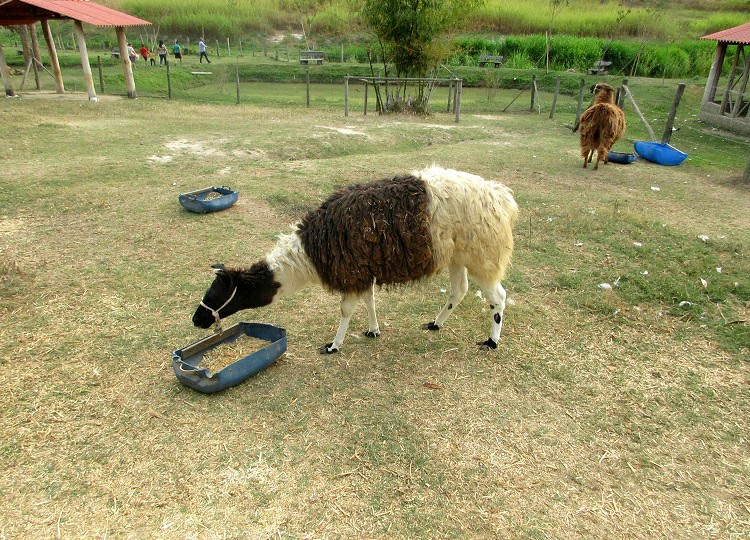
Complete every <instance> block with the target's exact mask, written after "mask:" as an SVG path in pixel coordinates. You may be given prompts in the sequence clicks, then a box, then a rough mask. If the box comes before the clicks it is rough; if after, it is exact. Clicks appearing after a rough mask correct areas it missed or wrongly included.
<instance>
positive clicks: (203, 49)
mask: <svg viewBox="0 0 750 540" xmlns="http://www.w3.org/2000/svg"><path fill="white" fill-rule="evenodd" d="M206 49H208V47H206V43H205V42H204V41H203V38H200V39H199V40H198V51H199V52H200V53H201V56H200V60H199V62H200V63H201V64H202V63H203V59H204V58H205V59H206V62H208V63H209V64H210V63H211V60H209V59H208V53H207V52H206Z"/></svg>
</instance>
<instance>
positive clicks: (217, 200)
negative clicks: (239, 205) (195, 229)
mask: <svg viewBox="0 0 750 540" xmlns="http://www.w3.org/2000/svg"><path fill="white" fill-rule="evenodd" d="M238 196H239V192H238V191H233V190H231V189H229V188H228V187H213V186H211V187H207V188H203V189H199V190H197V191H191V192H189V193H182V194H180V197H179V199H180V204H181V205H182V207H183V208H185V210H190V211H191V212H196V213H198V214H207V213H208V212H218V211H219V210H224V209H226V208H229V207H230V206H232V205H233V204H234V203H236V202H237V197H238Z"/></svg>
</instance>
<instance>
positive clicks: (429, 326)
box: [422, 321, 440, 331]
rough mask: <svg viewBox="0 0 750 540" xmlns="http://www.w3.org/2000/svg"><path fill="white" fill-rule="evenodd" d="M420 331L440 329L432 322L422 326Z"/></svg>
mask: <svg viewBox="0 0 750 540" xmlns="http://www.w3.org/2000/svg"><path fill="white" fill-rule="evenodd" d="M422 330H432V331H436V330H440V327H439V326H438V325H437V324H435V321H432V322H428V323H427V324H423V325H422Z"/></svg>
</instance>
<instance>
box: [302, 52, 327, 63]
mask: <svg viewBox="0 0 750 540" xmlns="http://www.w3.org/2000/svg"><path fill="white" fill-rule="evenodd" d="M325 57H326V55H325V53H324V52H323V51H300V52H299V63H300V64H318V65H320V64H322V63H323V61H324V60H325Z"/></svg>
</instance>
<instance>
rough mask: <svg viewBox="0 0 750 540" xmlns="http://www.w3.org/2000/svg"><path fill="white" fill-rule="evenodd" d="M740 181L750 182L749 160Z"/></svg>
mask: <svg viewBox="0 0 750 540" xmlns="http://www.w3.org/2000/svg"><path fill="white" fill-rule="evenodd" d="M740 182H742V183H743V184H750V160H748V161H747V167H745V174H743V175H742V178H740Z"/></svg>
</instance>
